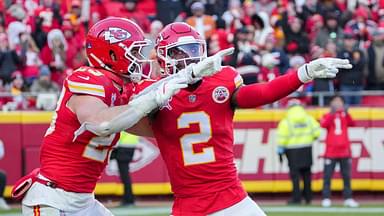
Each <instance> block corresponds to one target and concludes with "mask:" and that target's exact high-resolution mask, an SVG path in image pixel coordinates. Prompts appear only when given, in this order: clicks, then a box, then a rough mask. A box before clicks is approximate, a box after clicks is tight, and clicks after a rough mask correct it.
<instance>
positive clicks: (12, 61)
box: [0, 33, 22, 84]
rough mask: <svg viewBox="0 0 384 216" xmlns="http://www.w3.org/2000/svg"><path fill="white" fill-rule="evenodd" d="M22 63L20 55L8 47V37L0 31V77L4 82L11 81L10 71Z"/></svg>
mask: <svg viewBox="0 0 384 216" xmlns="http://www.w3.org/2000/svg"><path fill="white" fill-rule="evenodd" d="M21 64H22V60H21V58H20V56H18V54H17V53H16V51H15V50H14V49H11V48H10V47H9V42H8V37H7V35H6V34H5V33H0V79H1V80H3V82H4V84H7V83H10V82H11V81H12V78H11V77H12V73H13V72H14V71H16V70H17V69H18V65H21Z"/></svg>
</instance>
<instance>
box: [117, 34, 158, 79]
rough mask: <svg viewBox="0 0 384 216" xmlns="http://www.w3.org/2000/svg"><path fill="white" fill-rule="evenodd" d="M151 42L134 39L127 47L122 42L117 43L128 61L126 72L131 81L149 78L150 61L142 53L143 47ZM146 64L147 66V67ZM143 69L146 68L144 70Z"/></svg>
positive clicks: (150, 71) (151, 61)
mask: <svg viewBox="0 0 384 216" xmlns="http://www.w3.org/2000/svg"><path fill="white" fill-rule="evenodd" d="M150 44H151V41H150V40H147V39H145V40H143V41H135V42H133V43H132V44H131V45H130V46H129V47H127V46H126V45H125V44H124V43H119V47H121V48H123V49H124V57H125V58H126V59H127V60H128V61H129V62H130V64H129V65H128V68H127V74H126V75H124V76H127V77H129V79H130V80H131V81H132V82H139V81H140V80H142V79H151V73H152V63H153V60H149V59H147V58H146V57H145V55H144V54H143V53H142V51H143V48H144V47H146V46H149V45H150ZM146 66H148V67H149V68H147V67H146ZM144 70H147V71H146V72H144Z"/></svg>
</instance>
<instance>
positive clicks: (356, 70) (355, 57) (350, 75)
mask: <svg viewBox="0 0 384 216" xmlns="http://www.w3.org/2000/svg"><path fill="white" fill-rule="evenodd" d="M337 57H338V58H343V59H349V61H350V62H351V64H352V65H353V67H352V69H340V72H339V73H338V74H337V77H338V80H339V82H340V85H352V86H362V85H363V84H364V68H365V64H366V60H365V56H364V53H363V52H362V51H361V50H359V49H356V50H353V51H352V52H350V51H347V50H343V51H341V52H339V53H338V54H337Z"/></svg>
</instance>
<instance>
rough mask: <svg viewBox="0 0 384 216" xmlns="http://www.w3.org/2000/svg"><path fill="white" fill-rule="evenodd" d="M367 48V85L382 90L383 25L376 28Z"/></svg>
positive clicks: (383, 63)
mask: <svg viewBox="0 0 384 216" xmlns="http://www.w3.org/2000/svg"><path fill="white" fill-rule="evenodd" d="M372 38H373V41H372V43H371V45H370V46H369V48H368V52H367V53H368V85H367V88H368V89H371V90H384V25H383V27H379V28H378V29H376V30H375V31H374V33H373V35H372Z"/></svg>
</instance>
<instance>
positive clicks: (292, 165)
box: [277, 101, 320, 204]
mask: <svg viewBox="0 0 384 216" xmlns="http://www.w3.org/2000/svg"><path fill="white" fill-rule="evenodd" d="M277 136H278V139H277V140H278V154H279V156H280V162H282V155H284V154H285V155H286V157H287V159H288V166H289V174H290V178H291V181H292V188H293V189H292V198H291V199H290V200H289V201H288V204H300V203H301V194H303V195H304V199H305V202H306V204H310V203H311V200H312V191H311V165H312V143H313V142H314V141H315V140H316V139H317V138H318V137H319V136H320V125H319V123H318V122H317V121H316V120H315V118H313V117H312V116H311V115H309V114H308V113H307V112H306V111H305V110H304V108H303V107H302V106H301V105H300V103H299V102H298V101H293V102H291V105H290V107H289V109H288V112H287V114H286V116H285V117H284V119H282V120H281V121H280V122H279V125H278V128H277ZM300 177H302V178H303V181H304V189H303V193H301V191H300Z"/></svg>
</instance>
